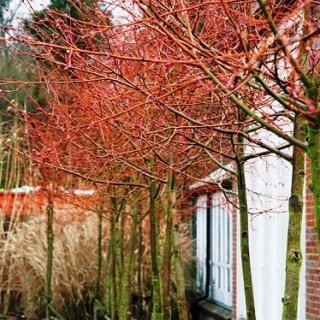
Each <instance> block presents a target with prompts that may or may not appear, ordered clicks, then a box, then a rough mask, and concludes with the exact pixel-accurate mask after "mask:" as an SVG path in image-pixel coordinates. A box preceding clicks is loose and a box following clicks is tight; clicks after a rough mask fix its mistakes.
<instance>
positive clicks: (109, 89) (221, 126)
mask: <svg viewBox="0 0 320 320" xmlns="http://www.w3.org/2000/svg"><path fill="white" fill-rule="evenodd" d="M258 2H259V6H255V5H254V3H250V2H248V3H246V4H245V5H243V6H242V5H241V6H240V5H236V4H235V3H228V4H226V3H225V2H219V3H215V4H212V3H211V2H210V3H209V2H208V3H207V2H199V3H197V2H191V3H182V2H181V3H179V4H175V5H173V4H171V3H164V2H160V1H157V2H155V3H150V2H145V3H143V2H133V3H132V5H133V6H134V10H132V7H131V6H130V4H129V3H124V4H119V7H121V8H122V10H123V11H124V12H126V16H125V17H124V18H123V19H126V20H122V21H121V23H119V24H114V25H112V26H110V25H106V22H105V19H104V17H103V15H101V14H100V12H99V11H96V12H97V14H96V16H95V18H94V19H92V20H90V22H84V21H77V30H81V33H83V38H84V39H86V41H88V43H89V46H88V47H86V48H85V49H83V48H82V47H79V46H78V45H77V42H76V41H75V39H74V38H73V37H72V36H71V37H70V34H72V32H73V29H72V28H70V27H68V26H66V25H65V24H63V28H64V30H69V32H66V31H64V33H63V34H62V35H61V32H60V31H59V30H60V29H61V26H62V25H61V24H60V23H57V24H56V25H54V24H53V23H52V26H54V28H56V29H57V32H55V33H54V34H56V35H59V36H58V37H57V38H56V39H55V37H54V36H53V37H52V38H50V39H49V38H48V37H47V40H48V41H47V43H44V42H41V41H39V40H32V39H31V40H29V39H26V38H19V37H17V38H16V40H18V41H23V42H25V43H27V44H29V45H30V46H36V51H34V52H33V53H32V56H33V57H35V58H36V59H43V60H45V61H46V62H50V63H52V64H53V65H56V66H58V67H59V69H61V67H63V68H64V69H65V72H64V73H63V72H62V73H61V72H60V71H59V70H58V68H57V69H51V70H55V71H57V72H56V73H55V72H54V71H53V72H52V71H50V73H49V72H48V73H46V72H42V71H41V78H42V79H43V83H45V85H46V86H47V88H48V91H49V92H50V94H51V98H52V101H54V105H53V108H52V110H54V112H52V113H50V114H48V119H50V121H52V120H54V121H56V120H55V119H56V118H55V117H56V113H55V112H57V111H59V115H60V114H62V115H64V117H65V118H64V119H68V117H69V118H72V119H70V120H71V121H73V123H72V129H69V128H65V129H64V130H65V131H64V132H63V130H61V140H60V141H66V139H68V144H69V142H70V139H74V138H73V137H78V136H79V133H81V134H82V136H83V137H85V140H86V143H88V142H89V144H90V145H91V146H92V147H95V148H96V147H98V149H99V150H100V152H102V154H104V155H105V157H104V159H103V162H101V161H98V160H101V158H97V157H92V158H90V160H89V159H88V163H89V162H90V163H91V167H90V168H89V169H88V168H84V167H82V166H80V164H75V161H76V160H75V159H74V158H72V157H71V154H72V153H73V154H74V151H72V152H71V153H70V156H66V155H65V154H63V153H61V152H60V151H59V153H57V152H56V151H55V153H54V154H55V155H59V157H60V155H61V156H62V157H63V158H65V159H66V158H68V157H70V159H72V161H69V163H68V161H66V162H64V163H62V162H61V161H58V159H59V157H56V162H54V163H52V164H50V165H51V166H53V167H56V168H59V169H62V170H64V171H66V172H69V173H72V174H75V175H77V176H79V177H82V178H85V179H91V180H94V181H96V182H98V181H100V182H101V181H104V182H107V183H110V182H111V183H112V184H117V183H118V181H114V180H113V181H110V180H101V179H100V176H99V174H100V173H101V171H100V170H98V172H96V170H95V169H96V168H100V165H101V163H103V164H104V165H105V164H108V166H109V165H110V164H112V165H113V164H117V163H118V164H121V165H123V166H124V165H125V166H128V167H130V168H133V169H134V170H137V171H138V172H139V174H141V177H148V178H151V181H158V182H160V183H165V182H166V181H167V180H165V178H164V174H163V173H164V172H165V171H166V170H168V168H170V166H167V164H168V161H167V158H166V157H164V155H163V152H165V153H166V152H167V150H164V147H163V146H166V147H167V146H168V145H167V144H166V141H170V142H171V141H174V137H176V136H180V137H183V139H184V141H183V142H182V144H184V145H185V146H186V149H185V150H188V148H190V149H191V148H193V151H192V153H193V154H194V157H195V158H193V159H197V161H198V163H200V161H201V163H203V161H205V160H207V159H211V160H212V161H213V163H214V164H216V165H217V164H219V165H221V166H223V165H224V163H225V162H226V161H229V160H233V159H235V158H238V160H239V157H240V163H243V161H245V160H246V159H249V158H250V157H254V156H262V155H263V154H266V153H268V152H272V153H275V154H277V155H279V156H281V157H283V158H285V159H287V160H289V161H291V157H290V156H288V154H287V153H286V150H285V148H287V147H288V146H289V145H293V146H294V148H295V151H294V155H293V159H294V166H295V167H294V169H293V172H294V173H296V172H297V171H298V172H300V171H301V170H300V169H299V170H296V168H297V165H299V166H301V164H302V160H303V157H302V158H301V159H299V160H298V161H297V163H296V162H295V161H296V160H297V158H298V157H297V154H301V152H307V154H308V156H309V158H310V162H311V174H312V179H317V177H318V169H317V168H318V167H319V164H318V163H317V161H318V159H319V157H318V154H317V152H318V151H317V150H318V149H319V148H318V147H317V143H318V140H319V138H318V137H317V130H316V129H317V123H318V120H317V106H318V100H319V91H318V89H317V88H318V75H317V73H318V69H319V66H318V64H317V62H316V61H317V54H318V53H317V50H318V49H317V48H316V47H315V46H314V45H313V44H312V43H313V41H314V39H315V37H316V35H317V34H319V28H318V27H317V25H316V24H315V23H314V20H313V19H314V18H313V17H312V16H310V15H309V12H310V6H309V4H308V3H304V2H301V3H298V4H296V5H295V6H293V4H292V3H287V2H285V1H284V2H279V3H278V4H277V5H274V6H271V5H269V7H267V5H266V3H265V2H263V1H262V0H261V1H258ZM136 7H138V8H139V10H140V12H142V13H143V14H142V17H141V15H138V13H137V12H138V11H137V10H136V9H135V8H136ZM107 8H108V4H107ZM109 8H112V6H111V4H110V7H109ZM302 10H305V12H306V18H305V19H302V18H301V17H300V16H299V15H300V12H301V11H302ZM312 10H313V12H316V9H315V8H313V9H312ZM56 14H57V15H58V16H59V14H58V13H56ZM316 14H317V13H316ZM60 15H61V14H60ZM284 15H286V17H291V18H292V19H293V20H294V19H295V18H296V17H299V19H297V20H298V21H301V23H300V24H299V23H298V24H297V25H296V26H295V27H296V30H297V31H296V33H295V34H294V35H293V37H291V36H292V35H291V33H292V31H291V30H292V25H290V23H291V24H292V22H290V19H289V18H286V19H285V21H284V20H283V17H284ZM53 16H54V15H53ZM100 17H101V18H100ZM51 18H52V17H51ZM56 21H58V20H56ZM124 21H126V23H123V22H124ZM38 23H39V22H38ZM40 23H41V21H40ZM34 28H37V24H35V25H34ZM37 30H39V31H41V30H40V29H37ZM302 30H303V31H302ZM280 31H281V32H280ZM68 34H69V35H68ZM97 35H99V37H98V39H99V41H98V42H96V43H93V42H92V41H90V39H91V38H93V37H96V36H97ZM307 43H310V45H309V46H308V48H309V49H308V50H304V49H303V48H304V47H305V48H306V47H307V46H306V44H307ZM299 47H301V48H302V49H301V50H299V49H298V48H299ZM57 56H59V57H61V58H63V59H62V60H61V59H57ZM306 62H307V63H308V65H306ZM280 70H284V72H282V73H280V72H279V71H280ZM67 71H68V72H67ZM61 83H63V86H64V87H66V86H67V85H68V89H70V88H71V90H72V92H73V93H72V94H71V91H69V92H68V93H66V96H68V97H72V98H71V101H72V99H74V97H76V100H77V102H76V103H74V104H72V105H73V106H75V105H77V108H74V109H75V110H72V111H71V112H70V113H69V114H68V113H66V112H64V111H63V109H64V108H65V107H66V105H67V106H69V105H70V102H68V103H66V104H65V105H63V104H62V103H61V102H60V101H59V99H60V98H59V97H61V89H62V88H61V86H59V87H58V86H57V85H58V84H61ZM88 83H90V84H91V83H94V85H95V86H94V87H93V86H92V85H91V86H90V87H88V86H87V87H86V84H88ZM57 88H59V89H58V90H59V92H58V91H57ZM62 90H63V89H62ZM65 90H66V89H65ZM79 92H81V95H79ZM85 92H86V93H87V94H84V93H85ZM89 92H90V95H89ZM274 101H276V102H277V105H275V104H274ZM79 102H81V103H82V102H85V104H86V106H87V107H86V112H87V114H86V115H88V112H89V110H90V112H91V113H93V115H99V116H100V119H99V120H93V122H92V125H89V126H88V125H87V126H86V127H85V125H84V124H83V125H82V126H81V125H80V127H79V125H78V123H77V122H76V120H73V119H76V118H73V117H74V115H77V116H78V115H79V116H80V117H81V111H80V110H81V109H79V108H80V107H79V106H80V105H81V104H80V103H79ZM62 105H63V108H61V107H62ZM82 108H84V107H82ZM196 108H197V109H196ZM61 110H62V112H61ZM97 110H98V111H97ZM155 111H159V113H157V112H155ZM213 111H214V112H216V113H218V112H220V114H219V116H217V117H215V114H214V115H213ZM105 112H106V113H105ZM241 113H242V114H244V115H245V116H244V117H242V118H237V117H235V116H234V115H236V114H241ZM159 115H161V116H162V115H163V116H164V117H165V121H163V122H160V119H161V118H160V117H159ZM293 115H294V116H293ZM46 116H47V115H46ZM154 117H157V120H158V119H159V121H158V122H157V123H155V121H154ZM294 117H295V123H297V124H298V125H296V127H295V129H294V132H295V133H296V134H294V135H293V136H292V135H290V134H287V133H286V132H285V131H283V130H282V128H281V126H280V125H279V124H280V123H281V121H289V122H292V119H293V118H294ZM88 118H89V117H88V116H87V117H86V119H88ZM86 119H83V120H82V121H85V120H86ZM90 119H92V118H91V117H90ZM171 119H177V120H175V121H174V122H173V123H174V125H172V122H171V121H172V120H171ZM302 119H304V121H306V122H307V123H308V125H307V126H308V129H309V132H308V136H309V137H308V139H309V141H308V145H307V144H306V143H305V141H304V139H305V135H304V134H302V135H301V136H300V135H299V134H298V133H299V130H298V129H299V128H300V127H301V121H302ZM168 120H170V122H169V121H168ZM166 121H168V122H166ZM59 122H60V119H59ZM59 122H58V123H57V122H56V123H55V124H54V126H53V127H55V128H57V127H58V128H63V127H62V125H60V123H59ZM103 122H107V123H108V127H109V128H110V127H112V128H113V129H114V130H115V131H114V132H117V133H118V132H119V135H121V136H122V137H126V139H127V141H128V143H124V142H123V141H122V142H121V143H119V144H117V145H116V146H114V144H113V143H110V144H109V145H108V147H104V146H102V145H100V144H99V145H97V144H96V143H95V138H92V137H90V136H88V134H87V133H86V132H84V131H85V130H84V128H90V130H91V128H92V126H100V125H101V123H103ZM49 123H50V122H49ZM157 124H159V128H158V127H157ZM226 127H227V128H228V129H226ZM297 127H298V129H297ZM241 128H244V129H241ZM260 128H264V129H266V130H268V131H270V132H272V133H273V134H274V135H276V136H279V137H280V138H281V139H283V140H282V142H281V143H280V145H277V146H272V145H269V144H268V143H266V141H259V140H258V141H257V140H256V139H255V138H254V134H255V132H256V131H257V130H259V129H260ZM303 128H304V126H303ZM95 129H97V128H95ZM300 131H301V130H300ZM114 132H113V133H111V135H112V134H114ZM162 132H166V133H167V134H168V136H166V135H163V136H162V134H160V133H162ZM70 133H73V135H72V138H70V136H71V135H70ZM170 133H171V134H170ZM68 134H69V136H68ZM226 134H227V135H231V137H232V142H235V140H234V138H235V137H238V138H239V139H240V140H238V141H237V144H242V143H243V142H242V140H241V139H242V138H241V137H244V138H245V139H247V141H249V142H250V143H251V144H253V145H256V146H259V147H262V148H263V151H261V152H260V153H258V154H256V155H249V156H244V155H243V152H242V151H241V150H238V151H236V148H233V151H232V149H230V150H231V151H230V153H231V155H230V154H228V153H227V154H226V153H225V152H223V151H222V148H221V145H223V144H224V146H226V144H225V142H224V141H230V140H229V139H228V138H227V136H226ZM156 137H159V140H158V139H156ZM212 137H213V138H212ZM217 137H218V138H219V140H218V138H217ZM215 139H217V140H215ZM80 141H81V139H80ZM180 143H181V142H180ZM72 144H73V147H75V148H76V149H78V150H81V148H78V146H81V147H82V150H93V148H92V147H91V148H90V147H89V148H88V147H87V146H85V148H84V142H83V141H81V144H79V143H75V142H72ZM44 145H45V144H44ZM130 145H131V146H130ZM177 145H179V144H175V147H174V148H176V147H177ZM128 146H129V149H126V147H128ZM227 146H229V147H230V144H228V143H227ZM196 150H198V151H196ZM283 150H284V151H283ZM38 152H39V154H41V157H42V158H41V159H38V161H39V163H44V162H45V161H44V160H43V159H46V158H45V157H44V156H43V154H44V152H43V151H42V150H41V152H40V150H38ZM77 152H80V151H77ZM82 152H83V151H82ZM91 152H92V151H91ZM232 152H234V153H232ZM80 154H82V153H81V152H80ZM83 154H84V155H86V156H88V155H89V154H90V153H88V152H83ZM222 154H223V155H224V157H222ZM92 155H93V154H92ZM200 155H201V157H200ZM204 155H206V156H204ZM150 156H151V160H154V159H157V161H156V163H157V164H159V165H160V169H157V174H156V175H155V174H154V172H153V171H152V170H151V168H152V167H153V166H151V167H150V162H149V161H150ZM47 158H48V156H47ZM221 158H222V159H221ZM92 159H94V161H95V162H94V164H95V165H92V162H91V161H92ZM106 159H108V160H107V161H106ZM128 159H130V161H128ZM132 159H134V160H135V161H134V162H133V161H132ZM142 159H148V162H147V164H149V165H146V163H145V161H142ZM220 160H221V161H220ZM66 163H67V164H66ZM98 163H99V164H98ZM179 163H180V162H179V161H178V164H179ZM185 166H189V167H192V164H191V162H190V161H189V162H187V163H185ZM75 168H79V169H77V170H75ZM93 168H95V169H93ZM103 168H105V166H104V167H103ZM165 168H167V169H165ZM82 169H83V170H82ZM177 170H178V172H179V173H182V176H187V175H186V174H184V171H183V170H182V169H180V168H179V166H174V171H177ZM239 173H240V174H241V170H240V171H239ZM92 174H94V175H95V176H94V178H92V177H93V176H92ZM188 175H189V173H188ZM190 175H192V176H193V177H195V174H194V173H192V174H191V173H190ZM295 176H297V175H295ZM298 176H299V175H298ZM300 176H301V175H300ZM121 183H123V182H121ZM301 183H302V180H301V179H300V181H299V182H298V184H299V186H300V187H298V190H299V193H300V192H301ZM152 184H153V182H151V184H150V185H152ZM295 184H296V182H295V180H293V187H295ZM239 187H240V189H239V190H240V191H241V190H243V189H244V188H245V186H244V185H243V186H242V187H241V186H240V185H239ZM293 190H294V189H293ZM313 193H314V196H315V209H316V212H317V207H318V206H317V201H318V200H317V199H319V197H318V190H317V187H316V186H314V187H313ZM294 196H296V197H297V198H296V197H294ZM301 201H302V198H301V194H298V195H297V194H292V198H291V205H290V206H291V207H290V208H292V207H295V206H294V204H296V203H298V206H297V207H298V208H297V209H294V208H292V209H293V210H300V212H301ZM299 207H300V209H299ZM297 212H298V211H297ZM246 215H247V212H244V214H243V216H246ZM316 215H317V216H318V215H319V213H317V214H316ZM297 216H298V217H299V216H301V214H300V213H298V214H297V213H293V214H292V217H297ZM295 223H296V222H295ZM298 225H299V224H298ZM318 225H319V218H317V230H319V229H320V228H319V226H318ZM290 230H291V229H290ZM295 234H296V235H298V233H295ZM294 241H297V239H295V240H294ZM290 250H291V251H290V252H289V256H291V257H293V258H294V259H293V261H296V262H297V267H296V268H294V269H295V270H298V272H297V273H296V271H294V272H295V273H296V274H298V273H299V263H300V262H301V253H300V252H299V251H300V249H299V248H297V249H296V248H295V249H292V248H291V247H290ZM249 278H250V277H249ZM293 281H297V276H295V280H293ZM160 290H161V289H160ZM285 302H286V306H289V305H290V303H287V302H288V301H285ZM247 303H250V301H247ZM292 305H293V309H292V310H295V307H294V305H296V301H293V302H292ZM249 309H250V308H248V310H249ZM285 310H286V308H285ZM285 312H286V311H285ZM293 312H294V311H293ZM160 313H161V312H160ZM248 318H254V315H253V314H250V313H249V314H248Z"/></svg>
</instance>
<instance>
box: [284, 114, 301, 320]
mask: <svg viewBox="0 0 320 320" xmlns="http://www.w3.org/2000/svg"><path fill="white" fill-rule="evenodd" d="M306 129H307V128H306V124H305V121H304V120H303V119H302V118H301V117H300V116H296V117H295V120H294V132H293V136H294V137H295V138H297V139H299V140H301V141H304V140H305V137H306ZM292 158H293V160H292V185H291V197H290V199H289V226H288V238H287V239H288V242H287V258H286V282H285V294H284V297H283V298H282V303H283V314H282V318H283V319H297V318H298V302H299V287H300V270H301V265H302V252H301V227H302V216H303V187H304V180H305V172H304V170H305V156H304V153H303V152H302V151H301V150H300V149H299V148H297V147H293V155H292Z"/></svg>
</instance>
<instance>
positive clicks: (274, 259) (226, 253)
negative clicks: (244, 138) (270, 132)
mask: <svg viewBox="0 0 320 320" xmlns="http://www.w3.org/2000/svg"><path fill="white" fill-rule="evenodd" d="M228 168H229V169H230V168H231V167H230V166H229V167H226V168H225V169H228ZM245 170H246V173H245V174H246V180H247V188H248V207H249V211H250V214H249V218H250V228H249V234H250V252H251V253H250V255H251V270H252V277H253V286H254V299H255V305H256V316H257V319H258V320H281V319H282V297H283V294H284V284H285V259H286V235H287V227H288V209H287V208H288V199H289V197H290V186H291V181H290V179H291V165H290V164H288V163H286V162H285V161H284V160H282V159H280V158H278V157H276V156H275V155H268V156H264V157H261V158H257V159H255V160H253V161H250V162H248V163H247V164H246V168H245ZM209 185H214V186H216V187H215V188H212V187H211V188H208V186H209ZM190 189H191V191H192V194H193V201H194V208H195V209H194V220H193V221H194V224H193V234H194V237H195V239H196V248H195V253H196V256H197V260H198V263H197V272H196V285H197V287H198V288H199V289H200V291H201V293H202V296H201V297H199V298H198V300H197V317H198V319H200V320H202V319H245V318H246V316H245V302H244V301H245V300H244V286H243V280H242V266H241V260H240V236H239V215H238V212H237V211H238V210H237V207H236V201H235V197H234V196H233V192H234V191H235V184H234V181H233V178H232V175H230V174H229V173H228V171H226V170H224V169H218V170H217V171H215V172H214V173H213V174H211V175H210V176H208V177H206V178H205V179H203V180H202V181H200V182H198V183H196V184H194V185H192V186H191V187H190ZM210 190H211V191H210ZM304 203H305V207H304V217H303V228H302V229H303V230H302V235H301V245H302V251H303V257H304V260H303V265H302V269H301V275H300V293H299V294H300V298H299V319H301V320H304V319H307V320H309V319H311V320H313V319H320V289H319V288H320V269H319V267H320V263H319V261H318V253H317V237H316V232H315V229H314V216H313V210H312V195H311V192H310V191H309V189H308V188H307V187H306V188H305V202H304Z"/></svg>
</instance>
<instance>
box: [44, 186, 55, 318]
mask: <svg viewBox="0 0 320 320" xmlns="http://www.w3.org/2000/svg"><path fill="white" fill-rule="evenodd" d="M48 192H49V195H48V205H47V216H48V224H47V254H48V256H47V276H46V278H47V279H46V282H47V283H46V319H47V320H50V319H51V308H50V305H51V301H52V286H51V284H52V262H53V241H54V234H53V212H54V211H53V208H54V205H53V199H52V194H51V190H49V191H48Z"/></svg>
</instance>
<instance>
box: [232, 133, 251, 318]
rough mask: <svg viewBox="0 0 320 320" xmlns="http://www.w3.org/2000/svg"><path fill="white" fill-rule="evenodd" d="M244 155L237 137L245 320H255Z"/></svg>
mask: <svg viewBox="0 0 320 320" xmlns="http://www.w3.org/2000/svg"><path fill="white" fill-rule="evenodd" d="M243 155H244V139H243V137H242V136H241V135H238V137H237V146H236V166H237V170H236V175H237V188H238V202H239V215H240V247H241V263H242V274H243V282H244V292H245V299H246V311H247V320H255V319H256V314H255V304H254V297H253V285H252V273H251V263H250V250H249V219H248V204H247V189H246V188H247V187H246V180H245V173H244V162H243V161H242V160H241V158H242V157H243Z"/></svg>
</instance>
